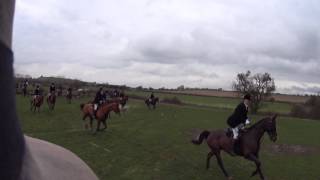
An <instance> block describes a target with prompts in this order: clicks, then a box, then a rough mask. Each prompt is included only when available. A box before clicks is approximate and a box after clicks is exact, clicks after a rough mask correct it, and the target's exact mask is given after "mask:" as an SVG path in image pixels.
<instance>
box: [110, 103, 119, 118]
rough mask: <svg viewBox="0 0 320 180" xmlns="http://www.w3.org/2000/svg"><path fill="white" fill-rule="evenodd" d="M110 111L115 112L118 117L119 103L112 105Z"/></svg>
mask: <svg viewBox="0 0 320 180" xmlns="http://www.w3.org/2000/svg"><path fill="white" fill-rule="evenodd" d="M111 108H112V111H113V112H115V113H116V114H119V115H120V110H121V104H119V103H112V106H111Z"/></svg>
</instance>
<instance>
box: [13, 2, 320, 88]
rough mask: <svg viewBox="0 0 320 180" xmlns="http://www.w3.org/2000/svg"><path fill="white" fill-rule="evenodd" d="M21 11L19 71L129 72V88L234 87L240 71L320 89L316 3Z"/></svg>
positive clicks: (83, 5) (65, 6)
mask: <svg viewBox="0 0 320 180" xmlns="http://www.w3.org/2000/svg"><path fill="white" fill-rule="evenodd" d="M17 4H18V6H17V12H18V13H17V14H16V22H15V33H14V34H15V38H14V50H15V52H16V61H15V63H16V67H17V69H18V70H19V71H23V69H24V68H23V67H30V68H31V69H34V68H35V67H41V64H42V65H43V66H44V67H46V64H47V63H53V64H57V66H56V67H57V71H59V70H61V69H62V70H61V71H59V72H60V73H65V74H62V75H64V76H68V75H70V76H71V75H72V76H79V78H80V77H82V76H81V73H75V72H68V71H67V70H66V69H68V68H70V67H71V65H75V66H76V67H77V68H78V69H77V70H81V68H80V67H83V68H88V69H90V71H88V72H87V73H88V74H90V73H91V77H92V79H94V76H96V78H99V77H98V75H102V74H104V73H103V71H105V72H106V73H115V72H117V73H118V72H122V73H119V74H117V75H118V77H117V81H119V82H121V83H127V84H132V85H137V84H139V83H141V84H140V85H143V84H144V83H145V84H146V85H148V86H155V87H159V86H160V87H161V86H166V83H167V86H170V87H176V86H177V85H180V84H182V83H183V84H185V85H187V86H188V85H189V86H201V87H212V88H218V87H222V88H227V89H229V88H230V83H229V82H231V81H232V80H233V78H234V77H235V76H236V73H238V72H244V71H246V70H248V69H249V70H252V71H255V72H270V73H271V74H272V75H273V76H274V77H275V79H276V84H277V81H278V82H282V81H294V82H296V83H298V84H299V83H300V84H302V83H305V82H306V83H316V84H320V79H319V78H318V77H320V71H319V69H320V43H319V41H320V24H319V23H318V19H319V17H320V2H319V1H312V0H309V1H303V2H301V1H287V0H285V1H277V0H270V1H268V2H258V1H257V2H253V1H251V0H244V1H241V2H239V1H236V0H231V1H222V0H216V1H212V0H204V1H202V2H201V3H199V2H198V1H181V2H180V1H157V0H152V1H150V0H140V1H135V3H132V2H130V1H123V2H122V3H120V4H119V3H118V2H117V1H102V0H100V1H94V2H87V1H74V0H70V1H67V2H66V1H62V0H61V1H48V2H47V1H40V0H25V1H23V2H22V1H20V2H19V1H18V2H17ZM44 9H48V10H45V11H44ZM65 63H67V64H68V65H65V66H67V68H66V69H63V68H64V67H63V66H64V65H63V64H65ZM35 64H37V65H35ZM50 72H51V71H50ZM27 73H31V75H32V74H36V73H33V72H32V71H27ZM52 73H53V72H52ZM127 76H130V77H131V78H128V77H127ZM85 78H87V77H85ZM163 78H165V79H166V81H164V80H163ZM92 79H90V78H89V79H87V80H92ZM104 81H107V79H104ZM228 83H229V84H228ZM116 84H118V83H116ZM291 87H292V89H294V88H295V87H293V86H289V88H291ZM297 87H299V86H297ZM296 90H299V91H310V92H311V89H297V88H295V89H294V91H296Z"/></svg>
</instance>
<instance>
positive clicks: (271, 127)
mask: <svg viewBox="0 0 320 180" xmlns="http://www.w3.org/2000/svg"><path fill="white" fill-rule="evenodd" d="M276 118H277V115H276V114H275V115H273V116H272V117H268V118H266V119H265V124H264V129H265V131H266V132H267V133H268V135H269V137H270V139H271V141H273V142H275V141H276V140H277V126H276Z"/></svg>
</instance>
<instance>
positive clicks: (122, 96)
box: [119, 90, 124, 98]
mask: <svg viewBox="0 0 320 180" xmlns="http://www.w3.org/2000/svg"><path fill="white" fill-rule="evenodd" d="M119 97H121V98H124V91H123V90H121V91H120V94H119Z"/></svg>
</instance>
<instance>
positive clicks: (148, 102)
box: [144, 97, 159, 109]
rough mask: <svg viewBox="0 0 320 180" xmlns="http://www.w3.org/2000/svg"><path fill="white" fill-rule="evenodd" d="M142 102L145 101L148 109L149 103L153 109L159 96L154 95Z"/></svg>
mask: <svg viewBox="0 0 320 180" xmlns="http://www.w3.org/2000/svg"><path fill="white" fill-rule="evenodd" d="M144 102H145V103H146V105H147V106H148V108H149V109H150V106H151V105H152V107H153V109H155V108H156V105H157V103H158V102H159V98H158V97H155V98H153V99H150V98H148V99H146V100H145V101H144Z"/></svg>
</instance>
